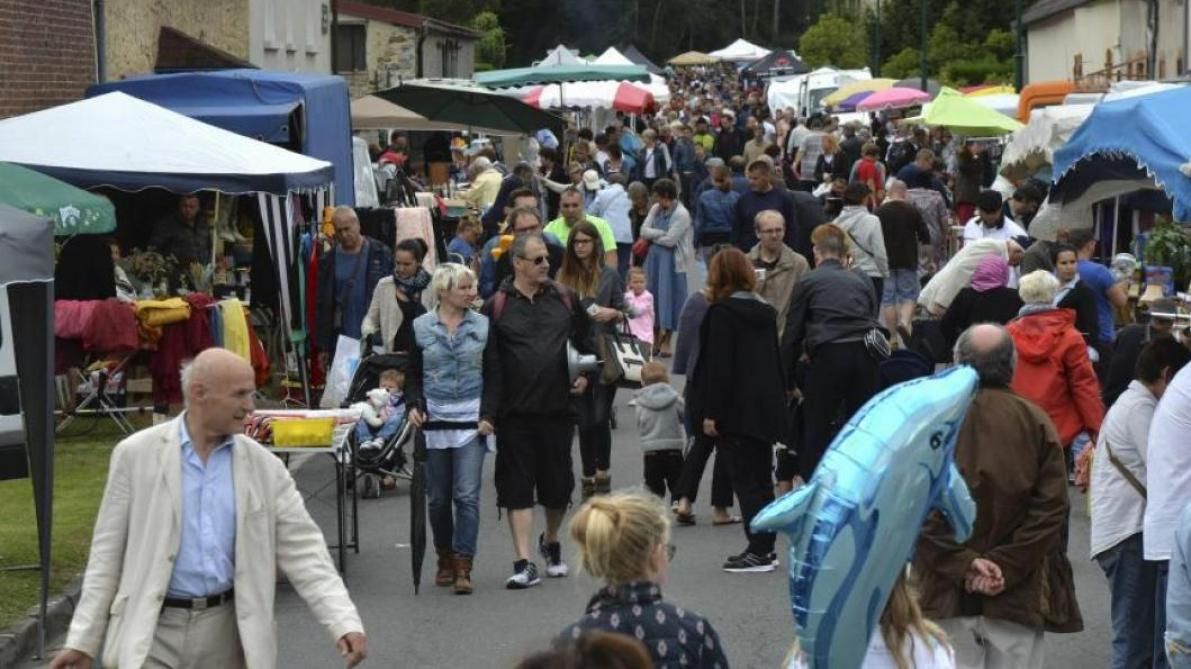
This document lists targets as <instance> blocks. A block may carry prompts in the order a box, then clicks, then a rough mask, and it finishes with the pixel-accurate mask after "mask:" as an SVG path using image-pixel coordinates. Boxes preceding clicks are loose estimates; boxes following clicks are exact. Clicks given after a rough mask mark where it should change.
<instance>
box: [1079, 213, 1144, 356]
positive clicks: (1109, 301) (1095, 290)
mask: <svg viewBox="0 0 1191 669" xmlns="http://www.w3.org/2000/svg"><path fill="white" fill-rule="evenodd" d="M1068 242H1069V243H1070V244H1071V245H1072V246H1074V247H1075V250H1076V254H1077V255H1078V256H1079V280H1080V281H1082V282H1084V283H1085V284H1087V286H1088V287H1089V288H1091V289H1092V296H1093V297H1094V298H1095V300H1096V316H1097V321H1098V323H1099V329H1100V345H1099V346H1097V347H1096V349H1097V350H1099V351H1100V365H1099V366H1097V371H1099V370H1100V367H1101V366H1106V365H1107V363H1108V357H1109V355H1107V354H1109V353H1111V349H1112V343H1113V340H1114V339H1115V333H1116V313H1115V312H1114V309H1116V308H1121V307H1124V306H1125V305H1127V304H1128V303H1129V295H1128V293H1126V292H1125V286H1124V285H1123V284H1119V283H1117V281H1116V279H1115V278H1114V277H1113V275H1112V272H1111V271H1109V269H1108V268H1107V267H1105V266H1104V265H1101V264H1100V263H1098V262H1095V261H1093V260H1092V255H1093V254H1094V253H1095V252H1096V238H1095V237H1094V236H1093V235H1092V230H1091V229H1087V230H1072V231H1071V234H1070V236H1069V237H1068Z"/></svg>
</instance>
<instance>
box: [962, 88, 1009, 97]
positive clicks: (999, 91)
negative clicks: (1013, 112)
mask: <svg viewBox="0 0 1191 669" xmlns="http://www.w3.org/2000/svg"><path fill="white" fill-rule="evenodd" d="M1016 92H1017V91H1016V90H1015V89H1014V88H1013V87H1012V86H985V87H984V88H977V89H976V90H974V91H972V92H970V93H966V94H965V95H967V97H970V98H978V97H980V96H982V95H1013V94H1014V93H1016Z"/></svg>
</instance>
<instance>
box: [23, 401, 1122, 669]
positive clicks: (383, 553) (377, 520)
mask: <svg viewBox="0 0 1191 669" xmlns="http://www.w3.org/2000/svg"><path fill="white" fill-rule="evenodd" d="M628 399H629V393H628V392H627V391H621V393H620V395H619V396H618V401H617V405H618V411H619V414H620V417H621V425H620V428H619V429H618V430H616V431H615V433H614V443H613V452H612V477H613V478H612V482H613V486H614V487H624V486H631V485H637V484H639V483H640V482H641V455H640V450H639V448H638V447H637V444H636V436H635V434H634V431H633V429H632V423H633V421H632V414H631V408H630V407H627V406H625V403H626V402H627V401H628ZM575 451H576V452H575V466H576V476H578V465H579V458H578V448H577V445H576V448H575ZM492 464H493V461H492V458H489V459H488V461H487V463H486V474H485V477H484V482H485V485H484V491H483V496H482V518H481V526H480V537H479V555H478V556H477V559H476V567H475V572H474V574H473V579H474V584H475V589H476V590H475V594H473V595H471V596H470V597H459V596H456V595H454V594H452V593H451V592H450V591H449V590H448V589H439V588H436V587H435V586H434V584H433V575H434V574H433V567H434V564H433V560H434V557H433V549H430V550H429V551H428V554H427V557H426V564H425V566H424V568H423V586H422V590H421V594H420V595H417V596H415V595H414V592H413V586H412V582H411V576H410V571H411V569H410V548H409V494H408V493H409V488H408V485H407V484H406V483H402V484H401V485H399V487H398V488H397V489H396V490H394V491H387V492H386V493H385V494H384V497H382V498H381V499H379V500H361V501H360V506H359V509H360V534H361V542H360V543H361V547H360V552H359V553H358V554H349V557H348V560H347V574H346V580H347V584H348V587H349V588H350V590H351V593H352V597H353V599H354V600H355V602H356V605H357V606H358V607H359V610H360V613H361V615H362V616H363V620H364V625H365V627H366V629H367V632H368V643H369V659H368V661H367V662H366V663H365V666H370V667H385V668H389V667H425V668H432V667H450V668H453V669H459V668H470V667H485V668H486V667H494V668H502V667H513V666H515V665H516V663H517V661H518V660H519V659H520V658H521V657H523V656H525V655H527V654H529V653H530V652H533V651H535V650H538V649H543V648H546V647H547V646H548V645H549V643H550V640H551V638H552V637H553V636H554V635H555V634H557V633H558V631H559V630H561V629H562V628H563V627H564V626H565V625H567V624H568V623H570V622H571V621H573V620H574V619H575V618H577V617H578V616H579V615H581V614H582V613H583V610H584V606H585V604H586V602H587V599H588V597H589V596H590V594H591V592H593V591H594V590H595V589H596V587H597V584H596V583H595V582H594V581H592V580H591V579H590V578H588V577H585V576H580V575H578V574H577V573H576V572H577V569H576V567H577V564H576V559H574V554H575V549H574V545H573V544H569V543H566V542H564V544H563V551H564V556H567V557H568V560H569V562H570V563H571V567H572V575H571V576H570V577H568V578H564V579H546V578H543V583H542V585H540V586H538V587H536V588H532V589H530V590H524V591H510V590H505V588H504V580H505V578H506V577H507V576H508V575H509V574H510V573H511V568H512V556H511V548H510V540H509V536H508V530H507V525H506V523H505V520H504V519H503V518H498V514H497V510H496V508H495V507H494V506H493V503H494V500H495V491H494V490H493V489H492V483H491V482H492ZM332 472H333V465H332V461H331V460H330V458H327V457H323V456H313V457H310V458H309V459H307V460H306V461H305V462H304V463H303V464H302V465H301V466H300V467H298V468H297V471H296V473H295V476H296V478H297V480H298V484H299V486H300V487H301V488H303V489H304V490H307V491H315V490H317V489H318V488H320V487H322V486H324V485H325V484H326V483H327V482H328V481H329V480H332V479H331V477H332ZM710 476H711V473H710V468H709V470H708V472H707V475H706V476H705V478H704V490H703V492H702V493H701V495H702V496H701V498H700V499H701V501H700V502H699V504H697V507H696V513H697V515H698V520H699V523H698V525H697V526H695V527H681V528H675V530H674V536H673V543H674V544H675V545H676V546H677V549H678V550H677V554H676V556H675V559H674V562H673V564H672V568H671V572H670V582H669V583H668V584H667V586H666V587H665V588H664V592H665V595H666V597H667V599H668V600H670V601H673V602H676V603H679V604H681V605H682V606H684V607H686V608H688V609H692V610H695V611H698V612H700V613H702V614H703V615H705V616H707V617H708V618H709V619H710V620H711V622H712V624H713V625H714V626H715V628H716V630H717V631H718V632H719V634H720V637H721V639H722V641H723V643H724V645H725V648H726V649H727V652H728V657H729V659H730V660H731V661H732V664H733V666H735V667H766V668H776V667H779V666H780V663H781V660H782V658H783V656H784V655H785V653H786V651H787V649H788V648H789V646H790V643H791V640H792V638H793V631H792V625H791V617H790V613H789V599H788V597H787V579H786V575H785V573H784V571H783V570H782V569H779V570H778V571H775V572H773V573H769V574H727V573H724V572H722V571H720V565H721V563H722V562H723V560H724V558H725V557H727V556H728V555H729V554H732V553H736V552H739V551H741V550H743V548H744V537H743V533H742V531H741V529H740V526H739V525H735V526H727V527H712V526H711V525H710V509H709V508H708V507H707V506H706V500H707V498H708V490H707V488H708V484H709V482H710ZM333 491H334V488H333V487H330V488H323V489H322V490H321V491H320V492H318V494H316V495H315V496H314V497H312V498H310V499H309V500H308V502H307V503H308V506H309V508H310V511H311V513H312V514H313V516H314V518H315V519H316V520H317V521H318V522H319V524H320V525H321V526H322V527H323V528H324V531H325V532H326V533H327V535H328V537H329V538H330V539H331V542H332V543H333V542H334V532H335V521H334V518H335V510H334V495H333ZM577 495H578V492H577V491H576V496H577ZM1072 504H1073V509H1072V525H1071V547H1070V555H1071V558H1072V564H1073V567H1074V574H1075V582H1076V589H1077V592H1078V596H1079V602H1080V605H1081V607H1082V610H1083V615H1084V621H1085V626H1086V629H1085V630H1084V632H1082V633H1080V634H1071V635H1048V637H1047V644H1048V648H1047V650H1048V655H1047V661H1046V666H1047V667H1053V668H1057V669H1066V668H1075V667H1087V668H1091V667H1104V666H1107V664H1108V660H1109V643H1110V638H1111V634H1110V628H1109V622H1108V593H1107V590H1106V588H1105V581H1104V577H1103V575H1102V574H1101V572H1100V570H1099V568H1098V567H1097V566H1096V565H1095V564H1093V563H1091V562H1090V561H1089V560H1088V557H1087V539H1088V521H1087V514H1086V506H1085V501H1084V498H1083V497H1082V496H1079V495H1078V494H1075V495H1073V499H1072ZM541 523H542V519H541V517H540V515H539V518H538V527H541ZM778 545H779V550H782V545H783V542H781V541H779V544H778ZM262 557H263V556H262ZM263 559H267V558H264V557H263ZM785 562H786V561H785V558H784V554H783V556H782V563H783V566H784V565H785ZM540 566H541V563H540V561H539V567H540ZM276 609H277V629H278V637H279V647H280V658H279V663H278V666H281V667H286V668H288V669H304V668H311V669H314V668H318V669H326V668H327V667H335V666H340V665H339V658H338V655H337V654H336V652H335V649H334V645H333V642H332V640H331V639H330V637H329V634H328V633H327V632H326V631H325V630H324V629H323V628H322V627H320V626H319V624H318V623H317V621H316V620H315V619H314V617H313V615H312V614H311V613H310V611H309V609H308V608H307V607H306V605H305V603H304V602H303V601H302V600H301V598H300V597H299V596H298V595H297V594H296V593H295V591H294V590H293V589H292V588H291V587H289V586H288V585H287V584H281V585H279V588H278V597H277V604H276ZM60 643H61V640H60V639H58V640H55V642H54V643H51V644H50V647H51V648H56V647H58V646H59V645H60ZM27 666H28V667H34V666H44V665H43V664H41V663H37V664H29V665H27Z"/></svg>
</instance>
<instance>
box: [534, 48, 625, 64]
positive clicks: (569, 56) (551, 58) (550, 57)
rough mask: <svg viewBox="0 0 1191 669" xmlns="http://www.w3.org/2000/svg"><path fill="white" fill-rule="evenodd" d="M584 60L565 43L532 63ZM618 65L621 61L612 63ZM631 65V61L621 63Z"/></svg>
mask: <svg viewBox="0 0 1191 669" xmlns="http://www.w3.org/2000/svg"><path fill="white" fill-rule="evenodd" d="M583 64H584V60H583V59H582V58H580V57H579V56H576V55H575V53H574V52H573V51H571V50H570V49H568V48H567V47H566V45H565V44H559V45H558V46H556V47H554V48H553V49H551V50H550V51H549V52H548V53H547V54H546V57H545V58H543V59H541V60H539V61H538V62H536V63H534V64H533V67H550V66H554V65H583ZM614 64H616V65H620V64H622V63H614ZM623 64H627V65H632V64H633V63H623Z"/></svg>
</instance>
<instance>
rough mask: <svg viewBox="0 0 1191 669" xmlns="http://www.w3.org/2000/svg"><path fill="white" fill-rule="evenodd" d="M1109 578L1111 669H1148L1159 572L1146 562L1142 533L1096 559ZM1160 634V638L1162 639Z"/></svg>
mask: <svg viewBox="0 0 1191 669" xmlns="http://www.w3.org/2000/svg"><path fill="white" fill-rule="evenodd" d="M1096 562H1097V563H1099V564H1100V568H1101V569H1102V570H1104V576H1105V577H1107V578H1108V590H1109V593H1110V602H1111V612H1112V664H1111V665H1110V666H1111V667H1112V669H1143V668H1145V669H1148V668H1149V667H1150V666H1151V664H1152V663H1153V660H1154V643H1155V641H1154V639H1155V631H1156V630H1155V628H1154V593H1155V578H1156V576H1157V571H1156V569H1155V566H1154V563H1153V562H1146V561H1145V559H1144V557H1143V553H1142V546H1141V532H1138V533H1137V534H1134V535H1133V536H1131V537H1129V538H1128V539H1125V540H1124V541H1122V542H1121V543H1119V544H1117V545H1116V546H1113V547H1112V548H1110V549H1108V550H1106V551H1104V552H1103V553H1100V554H1099V555H1097V556H1096ZM1161 636H1162V633H1161V631H1157V638H1161Z"/></svg>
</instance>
